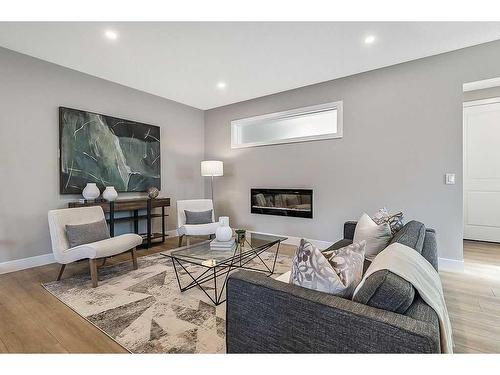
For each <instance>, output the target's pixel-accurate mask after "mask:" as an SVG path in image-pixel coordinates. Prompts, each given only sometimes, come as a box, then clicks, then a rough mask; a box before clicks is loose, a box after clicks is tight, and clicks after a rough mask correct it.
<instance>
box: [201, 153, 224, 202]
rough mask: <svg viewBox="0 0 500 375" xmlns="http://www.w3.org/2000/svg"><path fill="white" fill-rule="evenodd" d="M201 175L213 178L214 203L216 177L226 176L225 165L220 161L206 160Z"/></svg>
mask: <svg viewBox="0 0 500 375" xmlns="http://www.w3.org/2000/svg"><path fill="white" fill-rule="evenodd" d="M201 175H202V176H204V177H212V179H211V190H212V202H213V200H214V177H219V176H224V163H223V162H221V161H220V160H204V161H202V162H201Z"/></svg>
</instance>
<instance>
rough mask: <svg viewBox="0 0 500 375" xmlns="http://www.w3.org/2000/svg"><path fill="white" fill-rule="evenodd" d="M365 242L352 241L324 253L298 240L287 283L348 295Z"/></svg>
mask: <svg viewBox="0 0 500 375" xmlns="http://www.w3.org/2000/svg"><path fill="white" fill-rule="evenodd" d="M365 245H366V244H365V243H364V242H363V243H359V244H358V243H356V244H352V245H349V246H346V247H343V248H341V249H337V250H332V251H330V252H327V253H326V254H325V255H324V253H321V251H320V250H319V249H318V248H316V247H315V246H313V245H312V244H311V243H310V242H308V241H305V240H301V241H300V246H299V247H298V248H297V252H296V254H295V257H294V259H293V261H292V271H291V274H290V283H291V284H295V285H299V286H302V287H304V288H308V289H313V290H317V291H320V292H325V293H330V294H334V295H336V296H339V297H346V298H350V297H351V296H352V293H353V292H354V290H355V289H356V286H357V285H358V284H359V282H360V281H361V278H362V273H363V261H364V253H365Z"/></svg>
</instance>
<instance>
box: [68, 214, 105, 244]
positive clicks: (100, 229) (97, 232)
mask: <svg viewBox="0 0 500 375" xmlns="http://www.w3.org/2000/svg"><path fill="white" fill-rule="evenodd" d="M66 236H67V238H68V242H69V246H70V248H71V247H75V246H80V245H85V244H88V243H92V242H97V241H101V240H106V239H108V238H110V236H109V230H108V225H107V224H106V220H104V219H102V220H100V221H96V222H93V223H88V224H78V225H70V224H68V225H66Z"/></svg>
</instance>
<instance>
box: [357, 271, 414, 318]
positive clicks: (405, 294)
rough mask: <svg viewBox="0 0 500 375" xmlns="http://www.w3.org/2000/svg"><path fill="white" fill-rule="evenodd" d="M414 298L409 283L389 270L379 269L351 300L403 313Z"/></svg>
mask: <svg viewBox="0 0 500 375" xmlns="http://www.w3.org/2000/svg"><path fill="white" fill-rule="evenodd" d="M414 298H415V288H414V287H413V285H411V283H409V282H408V281H406V280H405V279H403V278H402V277H400V276H398V275H396V274H394V273H392V272H391V271H388V270H380V271H377V272H374V273H373V274H371V275H370V276H369V277H368V278H367V279H366V280H365V283H364V284H363V285H362V286H361V288H360V289H359V290H358V292H357V293H356V295H355V296H354V298H353V301H356V302H359V303H363V304H365V305H368V306H372V307H376V308H379V309H383V310H387V311H393V312H396V313H399V314H403V313H405V312H406V310H407V309H408V308H409V307H410V306H411V304H412V302H413V299H414Z"/></svg>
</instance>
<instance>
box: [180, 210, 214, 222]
mask: <svg viewBox="0 0 500 375" xmlns="http://www.w3.org/2000/svg"><path fill="white" fill-rule="evenodd" d="M184 213H185V214H186V224H188V225H191V224H194V225H196V224H209V223H212V210H208V211H188V210H184Z"/></svg>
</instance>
